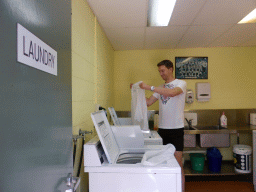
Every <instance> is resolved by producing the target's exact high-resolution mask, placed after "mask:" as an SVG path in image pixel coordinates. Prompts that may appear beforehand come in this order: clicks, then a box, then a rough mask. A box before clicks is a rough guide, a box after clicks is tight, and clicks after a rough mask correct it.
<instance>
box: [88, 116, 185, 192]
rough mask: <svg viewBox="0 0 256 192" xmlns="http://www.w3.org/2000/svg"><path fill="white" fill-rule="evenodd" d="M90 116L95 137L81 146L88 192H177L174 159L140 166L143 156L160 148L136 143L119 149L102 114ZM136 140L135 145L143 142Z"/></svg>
mask: <svg viewBox="0 0 256 192" xmlns="http://www.w3.org/2000/svg"><path fill="white" fill-rule="evenodd" d="M91 116H92V120H93V122H94V125H95V128H96V131H97V133H98V137H97V136H96V137H94V138H93V139H92V140H90V141H89V142H87V143H86V144H85V145H84V166H85V167H84V171H85V172H88V173H89V191H90V192H98V191H111V192H126V191H127V192H133V191H134V192H135V191H136V192H137V191H141V192H156V191H158V192H167V191H168V192H180V191H181V168H180V166H179V164H178V162H177V161H176V159H175V158H174V156H173V158H170V159H168V160H167V161H165V162H164V163H161V164H157V165H156V166H145V165H143V164H142V163H141V161H142V159H143V158H144V156H145V153H147V152H150V151H152V152H153V151H157V150H159V151H161V150H162V149H163V148H164V147H165V146H164V145H151V146H144V147H142V148H141V145H140V144H138V145H134V146H133V148H130V144H127V146H125V145H124V144H123V146H122V148H121V147H119V145H120V143H119V145H118V142H117V140H116V139H115V135H114V134H113V132H112V129H111V128H110V125H109V123H108V120H107V118H106V115H105V114H104V112H103V111H99V112H96V113H93V114H91ZM136 138H137V137H134V139H135V140H136ZM140 140H141V141H138V143H139V142H142V143H143V140H142V139H140ZM142 145H144V144H142Z"/></svg>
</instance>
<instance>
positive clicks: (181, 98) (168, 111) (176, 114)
mask: <svg viewBox="0 0 256 192" xmlns="http://www.w3.org/2000/svg"><path fill="white" fill-rule="evenodd" d="M160 87H164V88H169V89H173V88H175V87H180V88H181V89H182V91H183V93H181V94H179V95H177V96H175V97H165V96H163V95H160V94H159V93H154V94H153V96H154V97H155V98H157V99H158V100H159V125H158V127H159V128H162V129H177V128H183V127H184V107H185V95H186V89H187V83H186V82H185V81H182V80H178V79H175V80H173V81H172V82H170V83H166V84H164V85H161V86H160Z"/></svg>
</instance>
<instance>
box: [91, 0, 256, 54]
mask: <svg viewBox="0 0 256 192" xmlns="http://www.w3.org/2000/svg"><path fill="white" fill-rule="evenodd" d="M87 2H88V3H89V6H90V7H91V9H92V11H93V12H94V14H95V15H96V17H97V19H98V21H99V23H100V25H101V27H102V28H103V30H104V31H105V33H106V35H107V37H108V39H109V40H110V42H111V44H112V46H113V48H114V49H115V50H133V49H173V48H175V49H180V48H196V47H237V46H238V47H240V46H256V24H255V23H254V24H237V23H238V22H239V21H240V20H241V19H243V18H244V17H245V16H246V15H247V14H248V13H250V12H251V11H252V10H253V9H255V8H256V0H177V1H176V5H175V8H174V10H173V14H172V17H171V20H170V23H169V26H168V27H147V10H148V0H87Z"/></svg>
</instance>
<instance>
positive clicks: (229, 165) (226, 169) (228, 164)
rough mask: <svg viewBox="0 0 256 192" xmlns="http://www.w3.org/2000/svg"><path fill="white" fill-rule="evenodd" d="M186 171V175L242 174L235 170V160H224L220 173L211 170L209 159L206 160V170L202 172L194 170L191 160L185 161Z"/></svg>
mask: <svg viewBox="0 0 256 192" xmlns="http://www.w3.org/2000/svg"><path fill="white" fill-rule="evenodd" d="M184 173H185V175H189V176H202V175H207V176H213V175H240V174H239V173H236V172H235V171H234V165H233V161H222V164H221V171H220V172H219V173H213V172H211V171H209V169H208V163H207V161H205V164H204V170H203V171H202V172H197V171H194V170H193V169H192V166H191V162H190V161H185V163H184Z"/></svg>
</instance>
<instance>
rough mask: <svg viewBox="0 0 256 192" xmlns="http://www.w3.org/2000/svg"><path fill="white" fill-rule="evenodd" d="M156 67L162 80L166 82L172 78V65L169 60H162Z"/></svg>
mask: <svg viewBox="0 0 256 192" xmlns="http://www.w3.org/2000/svg"><path fill="white" fill-rule="evenodd" d="M157 66H158V71H159V73H160V75H161V77H162V79H163V80H165V81H166V82H167V81H169V80H170V79H172V78H173V74H172V72H173V63H172V62H171V61H170V60H163V61H161V62H160V63H158V64H157Z"/></svg>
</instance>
